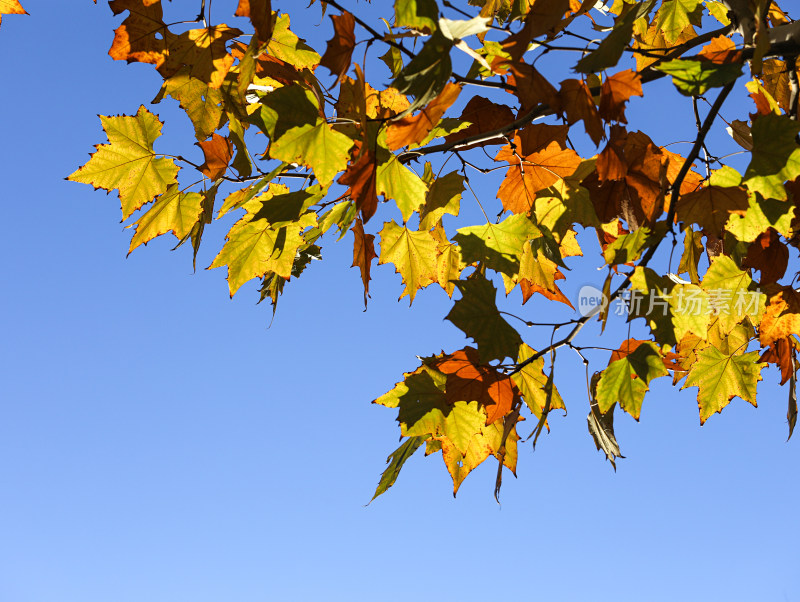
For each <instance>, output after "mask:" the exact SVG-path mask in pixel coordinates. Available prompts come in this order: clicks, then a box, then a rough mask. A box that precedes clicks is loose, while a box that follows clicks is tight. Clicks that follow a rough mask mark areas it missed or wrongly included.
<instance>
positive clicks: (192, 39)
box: [156, 25, 242, 88]
mask: <svg viewBox="0 0 800 602" xmlns="http://www.w3.org/2000/svg"><path fill="white" fill-rule="evenodd" d="M241 33H242V32H241V30H239V29H235V28H231V27H228V26H227V25H215V26H214V27H207V28H206V27H204V28H201V29H190V30H189V31H185V32H183V33H182V34H180V35H177V36H176V35H175V34H172V33H169V32H167V34H166V35H165V37H164V39H165V41H166V45H167V55H166V57H165V59H164V61H163V62H162V64H160V65H156V68H157V69H158V72H159V73H160V74H161V75H162V76H164V78H168V77H172V76H173V75H175V74H176V73H178V72H179V71H181V69H183V68H184V67H186V68H187V70H188V75H189V76H190V77H194V78H197V79H199V80H201V81H204V82H207V83H208V85H209V87H210V88H219V87H220V86H222V82H223V80H224V79H225V76H226V75H227V74H228V71H230V68H231V66H232V65H233V61H234V59H233V56H232V55H231V54H229V53H228V50H227V48H226V42H228V41H229V40H232V39H233V38H235V37H236V36H239V35H241Z"/></svg>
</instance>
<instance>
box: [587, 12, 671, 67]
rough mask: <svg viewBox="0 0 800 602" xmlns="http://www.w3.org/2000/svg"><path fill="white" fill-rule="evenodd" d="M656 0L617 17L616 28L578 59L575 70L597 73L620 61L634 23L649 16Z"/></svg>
mask: <svg viewBox="0 0 800 602" xmlns="http://www.w3.org/2000/svg"><path fill="white" fill-rule="evenodd" d="M654 5H655V0H646V1H645V2H641V3H639V5H638V6H636V7H635V8H631V10H629V11H628V12H627V13H625V15H624V16H622V17H620V18H619V19H617V22H616V23H614V28H613V29H612V30H611V33H609V34H608V35H607V36H606V37H605V38H603V40H602V41H601V42H600V44H599V45H598V46H597V48H595V49H594V50H592V51H591V52H590V53H589V54H587V55H586V56H585V57H583V58H582V59H581V60H579V61H578V64H577V65H575V71H578V72H579V73H597V72H598V71H602V70H603V69H609V68H611V67H613V66H614V65H616V64H617V63H618V62H619V59H620V58H621V57H622V53H623V52H624V50H625V47H626V46H627V45H628V43H629V42H630V41H631V37H632V36H633V24H634V23H635V22H636V21H637V20H638V19H641V18H642V17H647V15H649V14H650V11H651V10H653V6H654Z"/></svg>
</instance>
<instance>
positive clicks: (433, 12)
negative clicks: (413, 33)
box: [394, 0, 439, 34]
mask: <svg viewBox="0 0 800 602" xmlns="http://www.w3.org/2000/svg"><path fill="white" fill-rule="evenodd" d="M394 18H395V25H397V26H398V27H409V28H411V29H415V30H417V31H419V32H420V33H425V34H430V33H432V32H434V31H436V29H437V22H438V20H439V9H438V8H437V6H436V2H435V0H397V1H396V2H395V3H394Z"/></svg>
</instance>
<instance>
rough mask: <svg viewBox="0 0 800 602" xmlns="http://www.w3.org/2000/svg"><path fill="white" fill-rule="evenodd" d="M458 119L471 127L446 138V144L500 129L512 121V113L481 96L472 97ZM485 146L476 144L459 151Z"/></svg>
mask: <svg viewBox="0 0 800 602" xmlns="http://www.w3.org/2000/svg"><path fill="white" fill-rule="evenodd" d="M460 119H461V120H462V121H469V122H470V123H471V124H472V125H470V126H469V127H468V128H467V129H465V130H461V131H460V132H456V133H454V134H450V135H449V136H446V137H445V139H444V141H445V142H446V143H448V144H451V143H453V142H458V141H459V140H463V139H464V138H467V137H469V136H477V135H480V134H484V133H486V132H492V131H494V130H497V129H500V128H502V127H503V126H505V125H508V124H509V123H511V122H512V121H514V113H513V112H512V111H511V107H509V106H506V105H498V104H495V103H493V102H492V101H490V100H487V99H486V98H484V97H483V96H473V97H472V98H470V100H469V102H468V103H467V106H466V107H464V110H463V111H462V112H461V117H460ZM496 142H497V141H495V143H496ZM485 144H487V143H486V142H477V143H475V144H470V145H469V146H466V147H463V148H461V149H459V150H467V149H470V148H476V147H479V146H484V145H485Z"/></svg>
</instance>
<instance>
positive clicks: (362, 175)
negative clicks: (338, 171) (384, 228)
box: [339, 148, 378, 223]
mask: <svg viewBox="0 0 800 602" xmlns="http://www.w3.org/2000/svg"><path fill="white" fill-rule="evenodd" d="M376 170H377V166H376V165H375V153H374V152H373V151H372V149H369V148H366V149H363V150H362V152H361V156H360V157H359V158H358V160H357V161H356V162H355V163H351V164H350V165H348V167H347V171H345V172H344V173H343V174H342V175H341V177H340V178H339V184H342V185H343V186H349V188H348V189H347V191H346V192H345V195H346V196H349V197H350V198H351V199H353V200H354V201H355V203H356V207H357V208H358V210H359V211H361V219H362V220H363V221H364V223H367V222H368V221H369V219H370V218H371V217H372V216H373V215H375V211H377V210H378V193H377V192H376V187H375V186H376Z"/></svg>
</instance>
